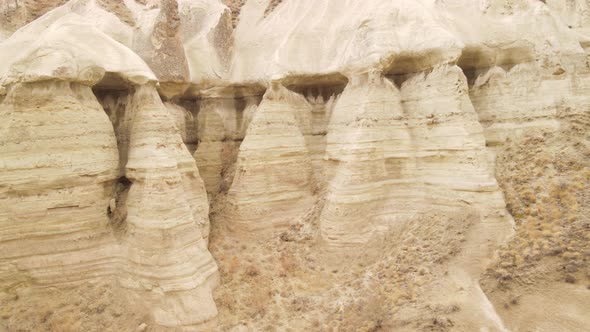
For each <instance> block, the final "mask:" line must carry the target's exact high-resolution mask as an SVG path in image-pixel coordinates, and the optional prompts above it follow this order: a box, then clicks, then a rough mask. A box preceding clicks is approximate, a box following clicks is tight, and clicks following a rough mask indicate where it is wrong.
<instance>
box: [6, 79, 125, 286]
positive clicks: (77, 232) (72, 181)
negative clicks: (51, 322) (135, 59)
mask: <svg viewBox="0 0 590 332" xmlns="http://www.w3.org/2000/svg"><path fill="white" fill-rule="evenodd" d="M0 114H2V121H1V123H0V137H2V142H1V143H0V234H1V235H0V266H1V267H2V268H0V287H3V286H4V287H9V288H10V287H12V286H11V285H17V284H20V286H19V287H23V286H26V285H42V286H49V285H55V284H65V283H70V282H77V281H83V280H88V279H91V278H95V277H100V276H105V275H112V274H113V273H114V271H115V269H116V268H117V265H118V264H117V262H118V260H117V255H116V252H117V250H116V246H115V238H114V237H113V236H112V234H111V227H110V226H109V218H108V216H107V213H108V212H107V211H108V207H109V200H110V197H111V195H112V192H113V189H114V183H115V179H116V178H117V171H118V166H117V165H118V162H119V160H118V159H119V158H118V153H117V141H116V139H115V133H114V131H113V127H112V125H111V123H110V122H109V119H108V117H107V115H106V114H105V112H104V111H103V109H102V107H101V106H100V104H99V103H98V102H97V100H96V98H95V97H94V95H93V94H92V90H91V89H90V87H88V86H85V85H82V84H79V83H69V82H64V81H44V82H36V83H16V84H14V85H12V86H11V87H10V88H9V89H8V93H7V95H6V97H5V99H4V101H3V102H2V104H0Z"/></svg>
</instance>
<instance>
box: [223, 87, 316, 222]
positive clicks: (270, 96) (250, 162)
mask: <svg viewBox="0 0 590 332" xmlns="http://www.w3.org/2000/svg"><path fill="white" fill-rule="evenodd" d="M298 112H311V106H310V105H309V104H308V103H307V101H306V100H305V98H304V97H303V96H300V95H297V94H295V93H293V92H291V91H289V90H287V89H286V88H284V87H283V86H282V85H280V83H278V82H273V83H272V86H271V88H270V89H269V90H268V91H267V92H266V94H265V95H264V98H263V100H262V103H261V104H260V106H259V107H258V109H257V111H256V113H255V114H254V117H253V119H252V122H251V123H250V125H249V127H248V131H247V133H246V137H245V138H244V141H243V142H242V144H241V146H240V150H239V154H238V160H237V164H236V173H235V176H234V179H233V183H232V186H231V188H230V189H229V192H228V195H227V208H226V210H227V211H226V216H227V218H228V223H230V225H231V226H232V227H233V228H245V229H248V230H263V229H273V228H282V227H286V226H289V225H290V224H294V223H297V222H299V221H300V220H301V218H302V217H303V216H304V215H305V213H306V212H307V211H308V210H309V209H310V208H311V207H312V205H313V191H314V187H315V184H314V179H313V170H312V165H311V159H310V157H309V152H308V150H307V147H306V144H305V139H304V136H303V133H302V131H301V128H300V122H299V121H298V119H299V118H300V116H299V115H298Z"/></svg>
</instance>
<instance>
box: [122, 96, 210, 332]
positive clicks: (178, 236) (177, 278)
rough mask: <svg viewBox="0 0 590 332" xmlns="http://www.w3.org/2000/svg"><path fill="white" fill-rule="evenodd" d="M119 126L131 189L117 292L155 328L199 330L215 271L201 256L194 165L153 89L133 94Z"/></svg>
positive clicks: (202, 203) (200, 190)
mask: <svg viewBox="0 0 590 332" xmlns="http://www.w3.org/2000/svg"><path fill="white" fill-rule="evenodd" d="M125 118H126V120H127V121H126V122H127V128H126V129H127V130H128V135H129V157H128V161H127V165H126V166H125V175H126V177H127V179H129V180H130V182H131V184H130V189H129V192H128V194H127V197H126V210H127V211H126V212H127V218H126V234H125V237H124V239H123V246H124V250H125V252H126V253H127V259H128V262H129V264H128V265H127V266H126V268H125V269H124V270H125V273H126V274H127V276H126V277H123V279H122V284H123V286H124V287H127V288H130V289H133V290H135V291H136V292H137V294H138V300H139V299H143V300H146V299H147V300H148V301H150V302H151V304H152V305H151V307H152V310H153V312H154V317H155V319H156V321H157V322H158V323H159V324H162V325H165V326H186V325H195V324H198V323H201V322H203V321H206V320H208V319H211V318H212V317H214V316H215V314H216V310H215V304H214V303H213V300H212V297H211V288H212V287H213V286H214V285H215V283H216V273H217V266H216V264H215V262H214V261H213V257H211V254H210V253H209V251H208V250H207V240H206V238H207V236H208V234H209V217H208V210H209V207H208V204H207V196H206V193H205V188H204V186H203V183H202V181H201V179H200V177H199V172H198V170H197V167H196V164H195V161H194V159H193V158H192V157H191V155H190V153H188V150H187V149H186V147H185V146H184V144H183V143H182V141H181V139H180V136H179V135H178V133H177V132H176V131H175V128H174V125H173V123H172V119H171V117H170V116H169V115H168V113H167V112H166V109H165V107H164V105H163V104H162V102H161V100H160V97H159V96H158V94H157V92H156V89H155V88H154V87H151V86H140V87H137V88H136V91H135V92H134V94H133V96H132V97H131V100H130V103H129V104H128V107H127V109H126V111H125ZM162 123H167V125H166V126H162V125H161V124H162Z"/></svg>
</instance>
